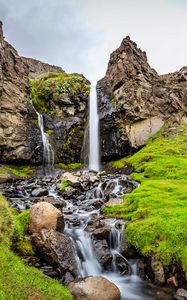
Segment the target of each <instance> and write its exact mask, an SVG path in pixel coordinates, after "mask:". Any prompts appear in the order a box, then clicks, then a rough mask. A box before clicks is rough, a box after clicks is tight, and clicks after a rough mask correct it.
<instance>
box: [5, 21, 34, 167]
mask: <svg viewBox="0 0 187 300" xmlns="http://www.w3.org/2000/svg"><path fill="white" fill-rule="evenodd" d="M28 74H29V69H28V67H27V65H26V64H25V63H24V61H23V60H22V59H21V58H20V57H19V55H18V53H17V51H16V50H15V49H14V48H13V47H12V46H11V45H10V44H8V43H7V42H6V41H5V40H4V37H3V31H2V23H0V160H1V161H5V162H8V161H22V162H28V161H30V162H37V161H39V160H40V151H37V149H38V141H39V140H40V139H39V130H38V129H37V128H36V126H35V125H34V122H35V120H36V115H35V112H34V109H33V107H32V105H31V104H30V103H29V101H28V99H27V94H28V92H29V80H28Z"/></svg>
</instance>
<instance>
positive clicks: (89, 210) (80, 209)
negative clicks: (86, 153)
mask: <svg viewBox="0 0 187 300" xmlns="http://www.w3.org/2000/svg"><path fill="white" fill-rule="evenodd" d="M74 175H75V176H77V178H78V179H79V180H80V183H79V184H78V186H77V187H71V186H70V187H68V188H67V189H65V190H63V191H61V190H60V189H59V178H60V176H61V175H58V176H56V177H55V176H53V177H47V176H46V177H43V178H33V179H30V180H27V181H19V182H16V183H13V184H11V185H10V184H7V185H4V186H2V187H1V188H2V190H3V193H4V195H5V196H6V197H7V198H8V199H9V201H10V203H11V205H12V207H14V208H16V209H18V210H19V211H23V210H25V209H27V208H30V207H31V206H32V205H33V204H34V203H36V202H38V201H45V199H46V198H45V197H51V198H53V199H54V205H55V203H59V201H64V199H65V201H66V207H65V208H63V214H64V218H65V231H64V232H65V234H66V235H68V236H70V237H71V238H72V239H73V241H74V244H75V247H76V253H77V257H76V260H77V263H78V266H79V272H80V274H79V277H80V278H82V277H86V276H91V275H93V276H94V275H102V276H104V277H106V278H107V279H109V280H110V281H112V282H113V283H114V284H116V285H117V286H118V288H119V289H120V291H121V300H154V299H172V298H154V294H155V291H158V292H159V289H158V288H156V287H154V286H153V285H151V284H150V283H149V282H147V281H145V280H142V279H141V278H140V277H139V276H138V272H137V260H136V258H135V259H133V260H127V258H126V257H125V255H124V251H123V240H124V225H125V222H124V221H123V220H115V219H107V218H104V217H103V216H102V214H101V210H102V207H103V205H104V204H105V202H108V201H109V200H111V199H117V200H118V201H119V200H120V199H121V198H122V196H123V195H124V194H125V193H127V192H130V191H132V190H133V189H134V188H137V187H138V183H137V182H135V181H133V180H132V179H130V177H129V176H127V175H121V174H114V175H111V174H106V173H104V172H101V173H96V172H88V171H87V172H85V171H82V172H80V171H79V172H76V173H74ZM70 185H71V183H70ZM36 190H38V191H39V190H40V191H41V193H39V192H38V195H37V193H36ZM42 193H43V195H45V197H44V199H43V198H42V199H41V195H40V194H42ZM55 201H56V202H55Z"/></svg>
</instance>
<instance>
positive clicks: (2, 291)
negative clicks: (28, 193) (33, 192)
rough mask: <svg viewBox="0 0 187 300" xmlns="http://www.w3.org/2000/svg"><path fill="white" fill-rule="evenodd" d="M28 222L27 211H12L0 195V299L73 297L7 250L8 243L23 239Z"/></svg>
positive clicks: (58, 298)
mask: <svg viewBox="0 0 187 300" xmlns="http://www.w3.org/2000/svg"><path fill="white" fill-rule="evenodd" d="M28 222H29V212H28V211H26V212H24V213H22V214H20V215H17V214H15V213H13V211H12V210H10V209H9V207H8V203H7V201H6V199H5V198H4V197H3V196H1V195H0V299H2V300H10V299H12V300H26V299H28V300H29V299H35V300H51V299H54V300H73V297H72V296H71V294H70V292H69V291H68V290H67V289H66V288H64V287H63V286H62V285H61V284H59V283H58V282H57V281H56V280H53V279H51V278H49V277H47V276H45V275H44V274H43V273H42V272H41V271H39V270H37V269H35V268H32V267H29V266H26V265H25V264H24V262H23V261H22V260H21V258H19V257H18V256H17V255H16V254H15V253H13V251H11V245H12V243H14V241H16V242H17V241H19V240H21V239H22V238H23V236H24V234H25V232H26V230H27V227H28Z"/></svg>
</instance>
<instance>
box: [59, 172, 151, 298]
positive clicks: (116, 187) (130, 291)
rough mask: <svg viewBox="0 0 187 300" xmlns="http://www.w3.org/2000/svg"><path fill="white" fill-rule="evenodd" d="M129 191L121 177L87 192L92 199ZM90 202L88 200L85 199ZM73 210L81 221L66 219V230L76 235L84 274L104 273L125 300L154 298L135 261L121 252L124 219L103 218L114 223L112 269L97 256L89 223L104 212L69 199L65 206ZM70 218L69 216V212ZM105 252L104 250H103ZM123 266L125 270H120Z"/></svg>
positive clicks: (78, 257)
mask: <svg viewBox="0 0 187 300" xmlns="http://www.w3.org/2000/svg"><path fill="white" fill-rule="evenodd" d="M124 192H125V188H124V187H123V186H121V185H120V180H119V179H118V178H117V179H116V178H115V179H112V180H110V179H107V180H105V181H104V182H100V183H99V185H98V186H96V187H94V188H93V189H92V190H89V191H87V193H86V199H87V200H86V201H89V199H92V200H94V199H98V198H97V197H98V196H99V197H101V198H103V199H104V198H106V193H107V194H108V195H109V194H110V195H115V197H120V196H121V195H123V194H124ZM85 203H86V202H85ZM69 209H70V210H73V212H74V213H73V215H74V217H75V218H76V219H77V220H79V222H78V224H73V223H71V221H70V222H69V221H68V222H66V227H65V233H66V234H67V235H69V236H71V237H72V239H73V240H74V242H75V244H76V248H77V259H78V264H79V270H80V275H81V277H85V276H95V275H101V276H104V277H106V278H107V279H109V280H110V281H112V282H113V283H115V284H116V285H117V286H118V288H119V289H120V291H121V300H153V298H152V297H149V296H148V295H147V294H146V293H145V292H144V288H145V289H146V284H145V282H144V281H142V280H141V279H140V277H139V276H137V274H136V272H135V269H136V268H135V262H134V261H133V262H128V261H127V259H126V258H125V257H124V256H123V255H122V254H121V253H120V245H121V241H122V236H123V228H124V222H122V221H121V222H119V221H116V220H115V219H103V221H104V223H105V224H106V225H107V226H110V228H111V232H110V238H109V249H110V252H111V254H112V262H111V266H110V267H109V269H108V270H106V269H105V268H103V266H102V265H101V263H100V262H99V261H98V259H97V257H96V253H95V250H94V247H93V238H92V235H91V233H90V232H89V230H88V231H87V226H89V224H90V222H92V220H96V219H97V218H98V217H99V215H100V210H99V209H95V210H91V211H89V209H88V211H87V209H84V208H83V207H82V204H80V206H79V205H78V204H77V203H75V202H73V203H72V202H69V204H68V206H67V207H66V208H65V209H64V212H65V214H66V213H67V214H68V211H69ZM65 219H66V215H65ZM101 251H102V250H101ZM120 268H121V269H120Z"/></svg>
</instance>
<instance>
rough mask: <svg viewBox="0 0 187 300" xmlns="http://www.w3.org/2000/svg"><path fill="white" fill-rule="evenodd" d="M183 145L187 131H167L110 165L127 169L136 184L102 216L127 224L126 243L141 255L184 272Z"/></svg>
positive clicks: (186, 200)
mask: <svg viewBox="0 0 187 300" xmlns="http://www.w3.org/2000/svg"><path fill="white" fill-rule="evenodd" d="M186 143H187V126H178V127H175V126H168V127H167V128H166V127H165V128H163V129H162V130H161V131H160V132H159V133H158V134H156V135H155V136H154V137H152V138H151V139H150V140H149V141H148V143H147V145H146V146H145V147H144V148H142V149H141V150H140V151H138V152H137V153H136V154H134V155H133V156H132V157H129V158H124V159H121V160H120V161H117V162H113V163H111V165H112V166H113V167H116V168H123V167H124V166H125V165H126V164H130V165H132V166H133V168H134V173H133V178H134V179H135V180H138V181H139V182H140V183H141V185H140V186H139V187H138V188H137V189H135V190H134V191H133V192H132V193H131V194H127V195H125V198H124V202H123V204H121V205H116V206H114V207H108V208H106V211H105V212H106V214H107V215H108V216H116V217H119V218H124V219H126V220H129V221H131V222H129V223H128V224H127V226H126V233H127V237H128V241H129V242H130V243H131V244H132V245H134V246H135V247H136V248H137V249H139V250H140V251H141V252H142V254H143V255H145V256H149V255H152V256H155V257H156V259H158V260H161V261H162V262H163V264H164V265H169V264H170V263H172V262H175V261H177V262H179V263H181V265H182V267H183V269H184V270H185V271H186V273H187V248H186V245H187V146H186Z"/></svg>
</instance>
